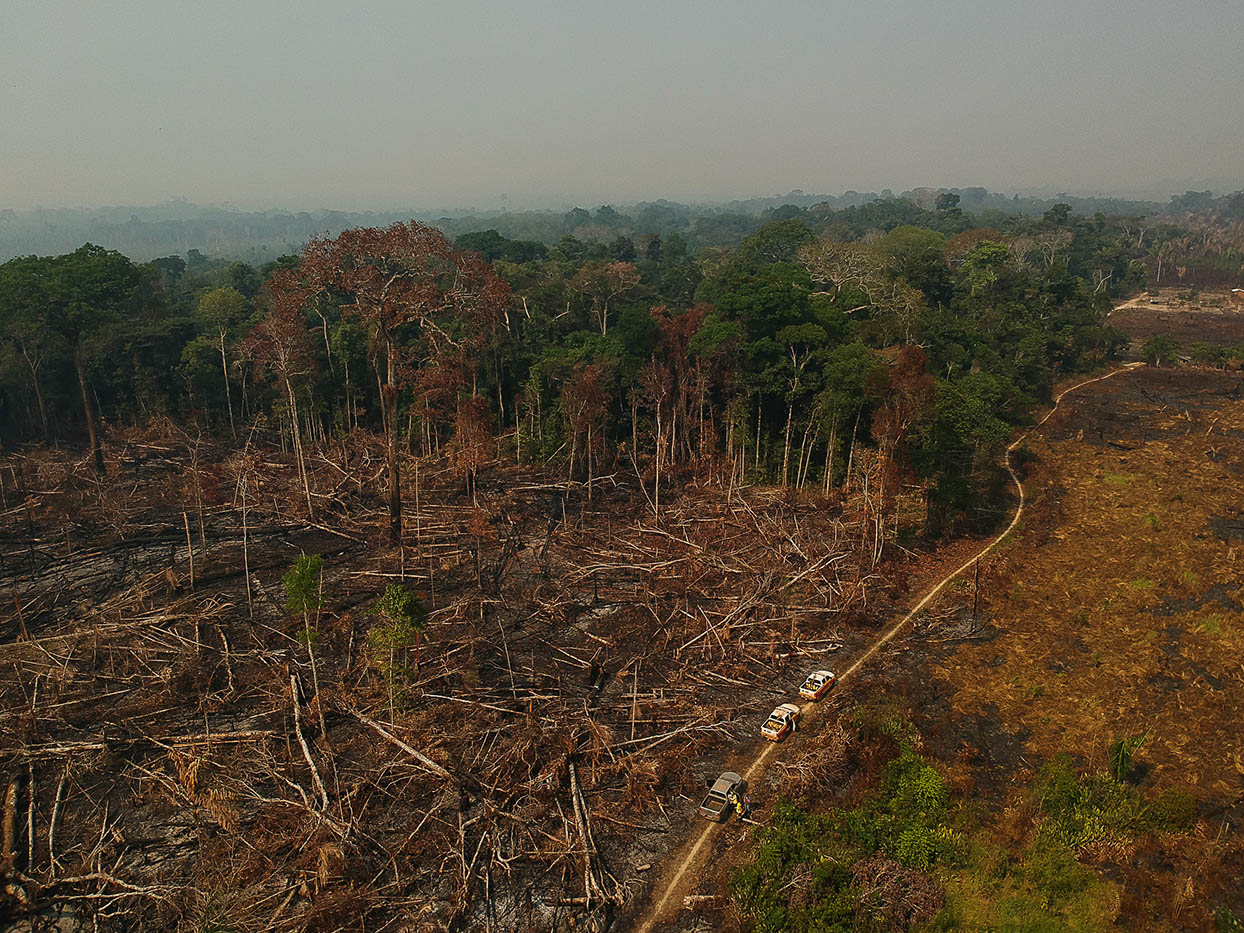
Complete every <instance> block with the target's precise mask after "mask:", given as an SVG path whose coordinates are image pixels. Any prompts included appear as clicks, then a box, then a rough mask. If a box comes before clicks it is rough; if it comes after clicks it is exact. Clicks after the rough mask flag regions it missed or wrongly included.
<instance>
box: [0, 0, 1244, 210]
mask: <svg viewBox="0 0 1244 933" xmlns="http://www.w3.org/2000/svg"><path fill="white" fill-rule="evenodd" d="M1241 35H1244V7H1242V6H1241V5H1240V4H1239V3H1235V2H1230V0H1197V2H1192V3H1184V4H1178V5H1172V4H1169V3H1164V2H1159V0H1126V2H1124V0H1105V2H1097V3H1092V4H1083V3H1079V2H1072V0H1052V2H1048V3H1042V4H1031V3H1029V4H1012V3H1007V4H997V3H987V2H984V0H946V2H939V3H932V4H921V5H917V6H913V5H911V4H905V3H895V2H883V3H872V4H867V5H861V4H848V3H842V2H835V3H804V2H787V3H781V4H778V5H776V6H770V5H759V6H758V5H754V4H745V3H737V2H731V3H711V4H710V3H685V4H677V5H672V6H671V5H667V4H655V3H648V2H639V3H633V4H623V5H618V4H612V5H606V4H599V3H588V4H579V3H575V4H571V3H543V4H540V5H538V6H536V7H532V6H530V5H518V6H515V5H512V4H501V3H468V4H461V5H453V6H443V5H429V4H399V3H376V4H369V5H367V6H366V7H364V8H360V7H356V6H350V5H347V6H341V5H332V4H327V3H324V2H321V0H315V2H307V3H299V4H291V3H287V2H286V3H275V4H270V5H263V6H262V7H259V8H256V7H255V6H253V5H250V4H240V3H223V4H210V5H198V6H185V7H181V6H178V7H176V8H169V7H168V6H167V5H164V4H157V3H154V2H149V0H147V2H135V3H131V4H126V5H124V6H118V5H96V4H87V3H81V2H63V0H62V2H50V3H46V4H9V5H7V7H6V9H5V11H4V12H3V14H0V56H2V57H3V61H4V62H5V66H4V69H3V78H4V80H3V81H0V113H3V114H4V115H5V121H4V126H5V131H4V132H3V133H2V134H0V208H10V209H14V210H27V209H32V208H37V207H46V208H61V207H77V206H86V207H101V206H104V205H110V204H157V203H162V202H165V201H167V200H169V199H173V198H179V197H184V198H188V199H190V200H191V201H194V202H197V203H207V204H220V203H229V204H236V205H244V206H247V207H249V208H256V207H262V208H269V207H275V206H279V207H283V208H287V209H301V208H307V209H313V208H334V209H341V210H360V209H362V210H388V209H389V208H391V207H394V206H399V205H414V206H416V207H418V208H420V209H421V210H424V211H431V210H443V209H444V208H447V207H457V206H461V207H466V208H475V209H480V210H501V209H504V208H509V209H526V208H531V207H536V206H539V207H543V206H553V207H556V206H561V205H564V206H572V205H575V204H579V205H581V206H584V207H590V206H593V205H597V204H601V203H628V202H629V203H634V202H636V201H639V200H642V199H656V198H661V197H667V198H670V199H671V200H676V201H681V202H709V201H712V202H722V201H728V200H729V199H731V198H735V197H748V196H752V195H756V194H761V193H766V192H769V193H774V192H782V191H790V190H792V189H803V190H807V191H842V190H845V189H848V188H851V187H854V188H857V189H859V190H861V191H864V190H874V191H879V190H881V189H882V188H884V187H887V186H888V187H891V188H893V189H894V190H895V191H900V190H902V189H903V188H910V187H914V186H917V185H928V184H941V185H948V186H955V185H959V186H965V185H983V186H986V187H989V188H990V189H992V190H1005V191H1021V192H1044V193H1046V194H1054V193H1057V192H1060V191H1068V192H1072V193H1082V194H1093V193H1102V194H1107V195H1123V196H1128V197H1139V198H1147V199H1157V200H1164V199H1165V197H1167V196H1168V195H1169V194H1172V193H1177V192H1179V191H1182V190H1184V189H1185V188H1189V187H1191V188H1213V189H1214V190H1216V191H1217V192H1219V193H1222V192H1224V191H1228V190H1233V189H1234V188H1237V187H1240V186H1241V185H1242V184H1244V177H1241V169H1240V160H1239V153H1240V151H1241V144H1242V143H1244V121H1241V120H1240V119H1239V116H1240V114H1239V98H1238V94H1239V89H1240V88H1241V87H1244V56H1241V55H1240V52H1239V45H1238V40H1239V37H1240V36H1241Z"/></svg>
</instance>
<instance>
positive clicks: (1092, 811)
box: [1035, 754, 1143, 852]
mask: <svg viewBox="0 0 1244 933" xmlns="http://www.w3.org/2000/svg"><path fill="white" fill-rule="evenodd" d="M1129 764H1130V762H1129ZM1035 793H1036V798H1037V801H1038V803H1039V807H1040V810H1041V813H1042V815H1043V819H1042V821H1041V825H1040V827H1039V829H1038V832H1037V840H1038V845H1040V846H1047V845H1061V846H1066V847H1067V848H1069V849H1071V850H1072V851H1075V852H1078V851H1080V850H1081V849H1083V848H1084V847H1085V846H1088V845H1091V844H1092V843H1095V842H1105V841H1111V840H1116V841H1124V840H1127V839H1131V838H1132V837H1133V836H1134V835H1135V834H1136V832H1137V831H1138V830H1139V829H1141V828H1143V827H1142V826H1141V815H1142V811H1143V804H1142V801H1141V799H1140V796H1139V794H1137V792H1136V791H1135V790H1134V789H1133V788H1131V787H1128V786H1126V785H1123V784H1120V783H1119V782H1117V781H1115V780H1114V779H1113V778H1111V777H1110V776H1109V775H1106V774H1085V775H1081V774H1078V773H1077V772H1076V770H1075V768H1074V766H1073V765H1072V762H1071V757H1070V756H1069V755H1066V754H1062V755H1059V756H1057V757H1056V758H1055V759H1054V760H1053V761H1051V762H1050V763H1049V764H1047V765H1046V766H1045V767H1044V768H1042V769H1041V772H1040V774H1039V775H1038V776H1037V782H1036V785H1035Z"/></svg>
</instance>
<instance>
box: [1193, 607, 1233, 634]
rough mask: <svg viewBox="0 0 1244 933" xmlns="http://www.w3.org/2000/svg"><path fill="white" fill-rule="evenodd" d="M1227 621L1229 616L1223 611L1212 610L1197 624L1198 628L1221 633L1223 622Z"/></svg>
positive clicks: (1201, 630)
mask: <svg viewBox="0 0 1244 933" xmlns="http://www.w3.org/2000/svg"><path fill="white" fill-rule="evenodd" d="M1226 621H1227V617H1226V616H1224V615H1223V614H1222V613H1221V612H1211V613H1210V614H1209V615H1207V616H1205V617H1204V618H1202V619H1201V621H1200V622H1198V623H1197V624H1196V630H1197V631H1198V632H1207V633H1208V634H1210V635H1221V634H1222V626H1223V623H1224V622H1226Z"/></svg>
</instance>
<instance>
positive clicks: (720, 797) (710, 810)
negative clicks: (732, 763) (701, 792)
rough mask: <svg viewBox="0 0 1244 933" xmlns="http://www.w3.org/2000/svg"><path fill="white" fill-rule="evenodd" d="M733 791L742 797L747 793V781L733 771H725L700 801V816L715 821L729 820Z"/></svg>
mask: <svg viewBox="0 0 1244 933" xmlns="http://www.w3.org/2000/svg"><path fill="white" fill-rule="evenodd" d="M731 791H734V793H735V796H737V797H742V796H743V795H744V794H746V793H747V782H746V781H745V780H743V778H742V777H740V776H739V775H737V774H735V773H734V772H733V771H723V772H721V777H719V778H717V780H715V781H714V782H713V786H712V787H711V788H709V791H708V794H707V795H706V796H705V798H704V800H703V801H702V802H701V803H700V816H702V817H704V818H705V819H706V820H712V821H713V822H715V823H721V822H724V821H725V820H728V819H729V818H730V810H731V809H732V807H731V806H730V792H731Z"/></svg>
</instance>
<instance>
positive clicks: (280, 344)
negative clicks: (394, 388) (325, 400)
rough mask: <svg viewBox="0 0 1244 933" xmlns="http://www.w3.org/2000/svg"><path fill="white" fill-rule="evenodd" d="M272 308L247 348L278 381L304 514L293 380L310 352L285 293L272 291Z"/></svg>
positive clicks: (307, 366) (307, 489) (305, 481)
mask: <svg viewBox="0 0 1244 933" xmlns="http://www.w3.org/2000/svg"><path fill="white" fill-rule="evenodd" d="M272 299H273V300H272V311H271V312H270V313H269V314H268V315H267V316H265V317H264V319H263V320H262V321H261V322H260V323H259V324H258V326H256V327H255V329H254V330H252V331H251V333H250V336H249V337H247V341H246V343H247V348H248V349H249V350H250V352H251V353H252V354H253V355H254V357H255V359H256V360H258V361H259V362H260V363H263V364H266V365H267V366H268V368H269V369H271V370H272V371H273V372H274V373H275V374H276V377H277V379H279V380H280V385H281V387H282V388H284V389H285V399H286V403H287V404H288V405H289V420H290V429H291V431H292V432H293V446H294V456H295V458H296V459H297V461H298V478H299V480H300V481H301V482H302V491H303V494H304V495H305V496H306V500H307V516H308V517H313V516H314V513H315V509H314V506H313V505H312V501H311V482H310V479H309V478H308V476H307V463H306V456H305V455H304V453H303V449H302V429H301V427H300V426H299V423H298V399H297V395H296V393H295V391H294V379H295V378H298V377H300V376H304V375H306V374H307V373H308V372H310V371H311V355H310V353H309V352H308V348H307V331H306V328H305V327H304V326H303V322H302V315H301V313H300V312H299V310H298V307H297V305H295V304H291V303H290V302H289V301H288V300H287V296H286V295H284V294H283V293H280V292H278V291H276V290H275V289H274V290H273V295H272Z"/></svg>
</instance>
